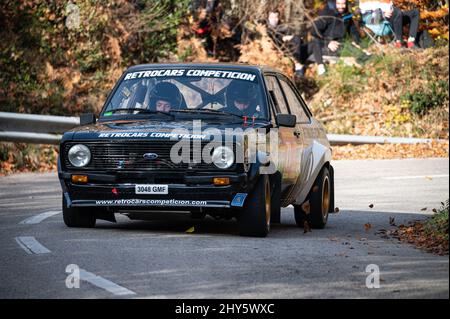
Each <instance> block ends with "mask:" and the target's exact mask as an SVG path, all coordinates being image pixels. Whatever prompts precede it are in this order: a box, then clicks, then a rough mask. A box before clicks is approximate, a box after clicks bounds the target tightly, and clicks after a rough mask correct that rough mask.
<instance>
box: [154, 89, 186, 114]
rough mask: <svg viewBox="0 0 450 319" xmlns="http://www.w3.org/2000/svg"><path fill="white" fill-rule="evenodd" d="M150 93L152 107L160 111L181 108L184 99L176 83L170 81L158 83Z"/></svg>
mask: <svg viewBox="0 0 450 319" xmlns="http://www.w3.org/2000/svg"><path fill="white" fill-rule="evenodd" d="M150 94H151V98H150V108H151V109H153V110H156V111H158V112H170V111H171V110H172V109H179V108H180V106H181V103H182V101H183V97H182V96H181V92H180V90H179V89H178V88H177V86H176V85H175V84H172V83H169V82H160V83H158V84H156V85H155V87H154V88H153V89H152V91H151V93H150Z"/></svg>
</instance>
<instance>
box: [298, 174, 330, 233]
mask: <svg viewBox="0 0 450 319" xmlns="http://www.w3.org/2000/svg"><path fill="white" fill-rule="evenodd" d="M331 191H332V190H331V180H330V172H329V170H328V168H327V167H323V168H322V170H321V171H320V173H319V176H317V178H316V180H315V182H314V184H313V186H312V188H311V190H310V193H309V195H308V199H307V201H309V207H307V206H308V205H295V206H294V213H295V222H296V223H297V225H298V226H299V227H303V225H304V223H305V221H308V222H309V223H310V225H311V227H312V228H317V229H322V228H324V227H325V225H326V224H327V221H328V213H329V211H330V204H331ZM302 206H303V207H302ZM304 208H305V209H304ZM305 210H309V213H308V212H307V211H305Z"/></svg>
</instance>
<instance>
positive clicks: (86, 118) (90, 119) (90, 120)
mask: <svg viewBox="0 0 450 319" xmlns="http://www.w3.org/2000/svg"><path fill="white" fill-rule="evenodd" d="M95 123H97V119H96V118H95V114H94V113H85V114H81V115H80V125H88V124H95Z"/></svg>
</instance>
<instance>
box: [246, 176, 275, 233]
mask: <svg viewBox="0 0 450 319" xmlns="http://www.w3.org/2000/svg"><path fill="white" fill-rule="evenodd" d="M271 206H272V205H271V190H270V181H269V176H267V175H261V176H260V177H259V180H258V183H257V184H256V187H255V189H254V190H253V192H252V193H251V194H250V196H249V198H248V200H247V204H246V208H245V209H244V211H242V213H241V214H240V216H239V233H240V235H241V236H252V237H266V236H267V234H268V233H269V230H270V213H271Z"/></svg>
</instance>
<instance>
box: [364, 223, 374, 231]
mask: <svg viewBox="0 0 450 319" xmlns="http://www.w3.org/2000/svg"><path fill="white" fill-rule="evenodd" d="M371 228H372V225H371V224H370V223H366V224H364V229H365V230H366V231H369V229H371Z"/></svg>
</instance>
